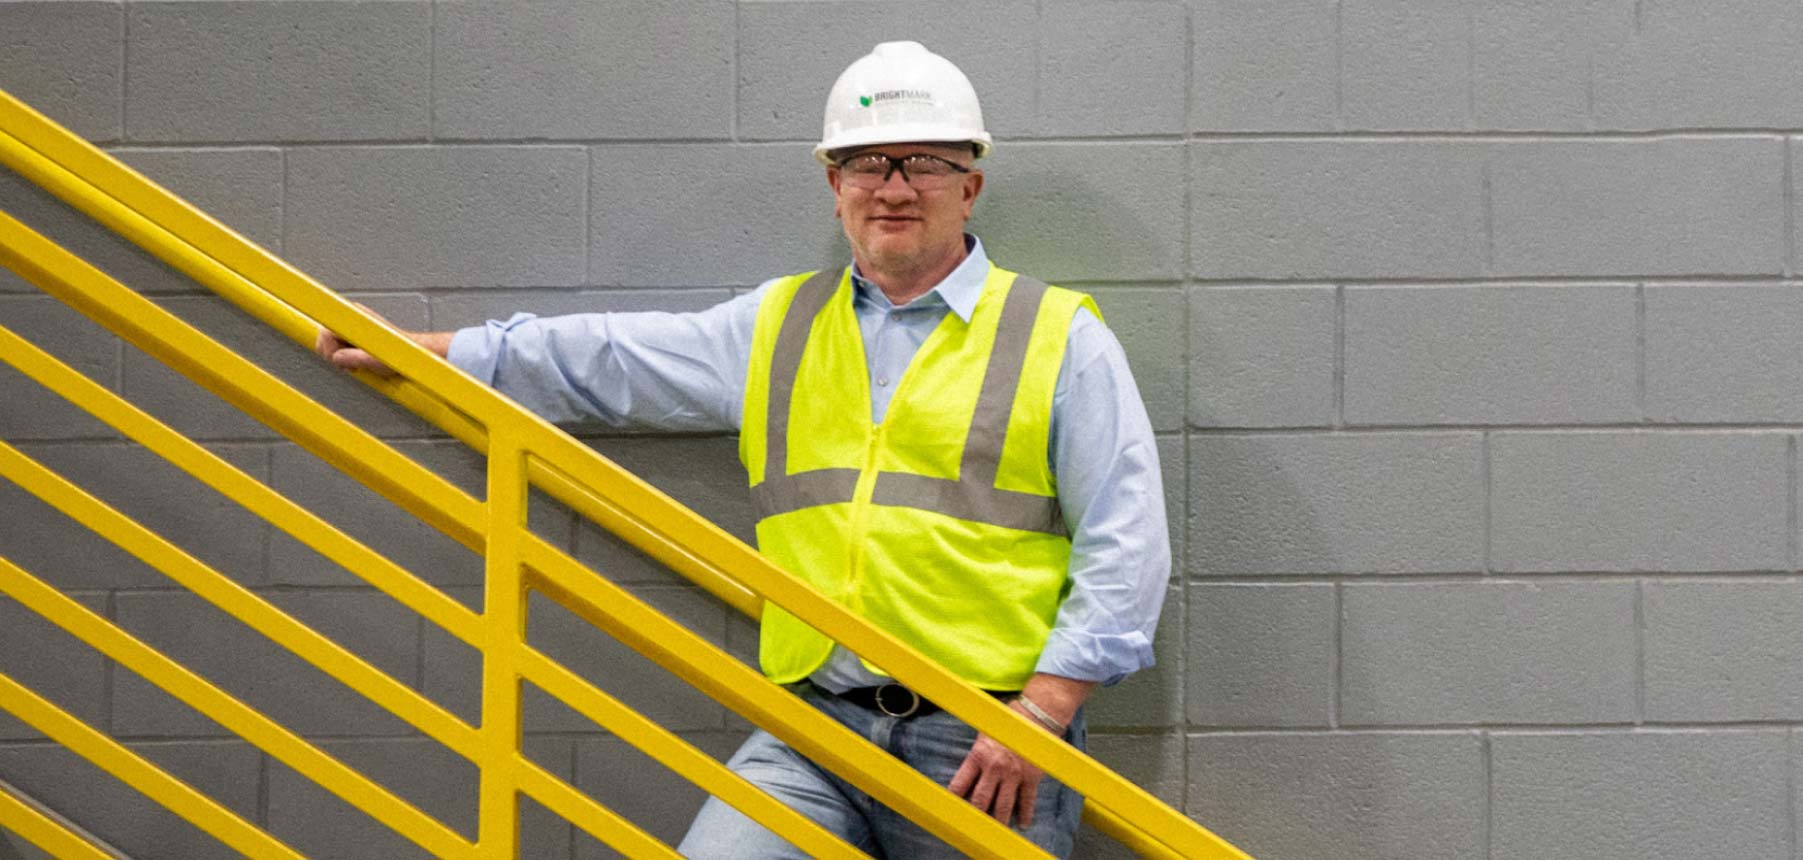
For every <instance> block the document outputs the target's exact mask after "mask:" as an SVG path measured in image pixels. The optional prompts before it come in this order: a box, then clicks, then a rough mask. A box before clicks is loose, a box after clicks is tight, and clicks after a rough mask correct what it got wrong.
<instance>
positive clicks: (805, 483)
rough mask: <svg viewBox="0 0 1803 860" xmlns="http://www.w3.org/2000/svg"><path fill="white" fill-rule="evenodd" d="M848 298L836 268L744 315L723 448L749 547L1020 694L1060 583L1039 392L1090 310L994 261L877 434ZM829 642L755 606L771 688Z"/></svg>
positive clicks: (962, 671) (932, 343) (1043, 401)
mask: <svg viewBox="0 0 1803 860" xmlns="http://www.w3.org/2000/svg"><path fill="white" fill-rule="evenodd" d="M852 290H853V287H852V284H851V272H850V269H849V268H846V269H840V270H837V271H832V270H828V271H823V272H818V273H811V274H802V275H795V276H793V277H789V278H785V279H783V280H781V281H778V282H777V283H776V284H775V285H773V286H772V287H771V289H770V290H769V291H768V292H767V293H766V294H765V295H764V298H763V300H762V304H760V305H759V308H758V316H757V322H756V325H755V327H754V331H753V335H752V346H751V357H750V365H749V369H748V372H747V374H746V382H745V410H744V420H743V427H742V430H741V433H740V436H739V458H740V460H741V461H742V462H744V464H745V469H746V472H747V473H749V475H750V478H751V488H752V497H753V501H754V503H755V505H756V507H757V511H758V516H759V520H758V526H757V537H758V548H759V549H760V550H761V551H762V552H763V553H764V554H765V555H767V556H769V557H770V558H771V559H773V560H774V561H776V562H777V563H778V564H779V565H781V566H782V567H784V568H785V569H787V570H788V571H789V572H791V573H793V574H795V575H797V576H799V577H801V578H802V579H804V580H806V581H807V582H808V583H809V584H811V585H813V586H814V587H815V588H817V589H819V590H820V591H821V592H823V593H824V594H826V595H827V596H828V597H831V598H832V599H834V600H837V601H839V602H840V603H841V604H843V605H845V606H846V607H848V608H850V609H851V610H853V611H855V612H857V613H859V614H860V615H862V616H864V617H865V618H867V619H869V620H870V621H872V622H873V623H875V624H877V625H878V626H879V627H882V628H883V629H885V630H887V631H889V632H890V633H891V634H894V635H895V636H897V637H899V638H900V639H901V640H902V641H904V642H907V643H908V644H909V645H912V646H914V647H915V648H917V649H919V650H920V651H922V652H924V653H925V654H926V655H927V656H929V657H932V658H933V659H934V660H937V661H938V662H940V663H942V664H944V665H945V666H946V667H947V668H948V669H950V670H951V671H952V672H953V673H955V674H957V675H959V676H960V677H962V678H964V679H965V680H967V681H969V682H971V683H973V684H975V685H977V686H979V687H982V688H985V689H990V690H1018V689H1020V688H1021V687H1022V686H1023V685H1024V684H1026V682H1027V679H1028V678H1029V677H1031V676H1032V674H1033V669H1034V666H1035V664H1036V663H1037V662H1038V659H1039V652H1040V650H1041V649H1043V648H1044V647H1045V641H1046V637H1047V635H1048V634H1049V633H1050V631H1051V629H1052V622H1053V620H1054V618H1055V616H1056V615H1057V612H1058V605H1059V603H1060V602H1061V601H1062V600H1063V599H1064V596H1065V594H1066V593H1067V592H1068V590H1069V585H1068V580H1069V571H1068V567H1069V561H1070V546H1071V545H1070V536H1069V534H1068V533H1067V531H1066V529H1065V524H1064V518H1063V514H1062V513H1061V512H1060V510H1059V508H1058V498H1057V486H1056V482H1055V480H1054V478H1053V475H1052V471H1051V468H1050V466H1049V465H1048V464H1047V448H1048V444H1049V440H1050V434H1051V419H1052V394H1053V392H1054V390H1055V389H1056V388H1057V384H1058V372H1059V367H1060V366H1061V365H1062V364H1063V361H1064V351H1065V343H1066V340H1067V336H1068V334H1069V332H1070V326H1071V321H1072V319H1073V318H1074V316H1075V314H1076V312H1077V309H1078V308H1079V307H1087V308H1089V309H1090V311H1091V312H1092V313H1095V314H1096V315H1097V317H1098V318H1099V317H1100V316H1101V314H1100V312H1099V311H1097V310H1096V307H1095V303H1094V302H1093V301H1092V300H1091V299H1090V298H1089V297H1088V296H1086V295H1083V294H1082V293H1077V292H1073V291H1070V290H1065V289H1060V288H1057V287H1048V286H1046V285H1045V284H1043V283H1040V282H1038V281H1035V280H1032V279H1030V278H1025V277H1019V276H1017V275H1015V273H1013V272H1009V271H1005V270H1003V269H1000V268H997V267H995V266H993V265H992V266H991V267H990V270H989V275H988V277H987V279H986V280H985V282H984V284H983V292H982V296H981V297H980V298H979V299H978V300H977V305H976V309H975V310H974V311H973V312H972V314H971V319H970V322H968V323H966V322H965V321H964V320H962V319H961V318H959V316H958V315H957V314H954V313H948V314H946V316H945V319H944V320H943V321H942V322H941V323H940V324H939V327H938V328H936V329H934V330H933V332H932V334H931V335H929V336H928V337H927V339H926V342H924V343H922V344H921V346H920V350H919V351H918V352H917V353H916V354H915V355H914V359H913V361H912V362H910V363H909V365H908V369H907V372H906V373H905V374H903V376H902V377H901V379H899V380H896V381H895V385H896V389H895V395H894V398H893V399H892V400H891V401H890V403H889V409H888V412H887V414H886V415H885V417H884V420H883V421H882V423H880V424H876V423H872V421H871V410H870V402H871V401H870V373H869V366H868V364H867V363H866V361H865V358H864V341H863V338H862V336H861V335H860V334H859V330H858V321H857V318H856V316H855V314H854V313H853V310H852ZM832 645H833V643H832V641H831V640H829V639H827V638H826V637H825V636H823V635H821V634H820V633H818V632H816V631H815V630H814V629H813V628H811V627H809V626H807V625H806V624H803V623H802V622H801V621H799V620H798V619H796V618H795V617H794V616H793V615H790V614H789V613H788V612H785V611H783V610H782V609H781V608H780V607H777V606H775V605H766V606H765V608H764V617H763V629H762V634H761V648H760V652H759V656H760V660H761V661H762V663H763V669H764V673H765V674H766V675H768V676H770V678H771V679H772V680H774V681H776V682H778V683H784V684H786V683H791V682H794V681H798V680H800V679H802V678H805V677H807V676H808V675H809V674H810V673H812V672H813V671H814V670H816V669H818V668H820V666H821V665H822V664H823V663H825V662H826V659H827V657H828V655H829V654H830V653H831V652H832ZM870 668H871V669H872V670H874V671H878V672H880V671H881V670H880V669H877V667H874V666H871V667H870Z"/></svg>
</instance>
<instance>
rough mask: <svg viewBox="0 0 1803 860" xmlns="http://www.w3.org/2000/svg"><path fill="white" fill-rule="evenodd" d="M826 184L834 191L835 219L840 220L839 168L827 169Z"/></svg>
mask: <svg viewBox="0 0 1803 860" xmlns="http://www.w3.org/2000/svg"><path fill="white" fill-rule="evenodd" d="M826 184H827V185H830V186H832V189H833V217H834V218H838V217H840V216H839V168H837V167H828V168H827V169H826Z"/></svg>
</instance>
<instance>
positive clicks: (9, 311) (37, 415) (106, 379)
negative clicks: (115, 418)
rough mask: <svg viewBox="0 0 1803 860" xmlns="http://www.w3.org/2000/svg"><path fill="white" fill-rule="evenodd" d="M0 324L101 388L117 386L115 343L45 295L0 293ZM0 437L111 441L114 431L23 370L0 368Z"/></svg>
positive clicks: (24, 439)
mask: <svg viewBox="0 0 1803 860" xmlns="http://www.w3.org/2000/svg"><path fill="white" fill-rule="evenodd" d="M0 326H4V327H5V328H7V329H8V330H10V331H11V332H12V333H13V334H15V335H18V336H19V337H22V338H24V339H25V340H27V341H30V342H31V343H32V344H33V345H34V346H36V347H38V348H39V349H41V350H44V351H45V352H48V353H50V354H51V355H52V356H55V357H56V358H57V359H58V360H59V361H61V362H63V363H64V364H67V365H69V366H70V367H72V368H74V369H75V370H76V371H78V372H80V373H81V374H82V375H83V376H86V377H87V378H89V379H91V380H93V381H94V382H96V383H99V384H100V385H101V386H103V387H105V388H107V389H114V388H116V387H117V386H118V384H119V350H120V347H119V340H118V338H115V337H114V336H113V335H111V334H110V333H108V332H107V330H106V329H103V328H101V327H100V326H98V325H95V324H94V323H93V322H91V321H89V320H88V319H87V318H86V317H84V316H82V315H81V314H79V313H77V312H75V311H74V310H71V309H70V308H69V307H68V306H67V305H64V304H63V303H61V302H58V301H57V300H55V299H53V298H50V297H49V296H28V295H27V296H6V295H0ZM0 403H5V404H6V409H4V410H0V439H5V440H7V441H8V442H22V441H26V440H32V439H79V438H89V439H113V438H118V436H119V433H118V431H116V430H114V429H113V428H111V427H109V426H107V425H106V424H104V423H102V422H101V421H100V419H98V418H95V417H93V416H92V415H89V414H88V413H87V411H86V410H84V409H82V408H81V407H80V406H77V405H75V404H74V403H71V402H70V401H68V400H64V399H63V397H62V395H60V394H56V393H53V392H52V391H51V390H50V389H48V388H45V387H44V386H43V385H42V384H40V383H38V381H37V380H35V379H33V378H31V377H29V376H26V375H25V373H24V371H21V370H18V369H16V368H14V367H13V366H12V365H11V364H0Z"/></svg>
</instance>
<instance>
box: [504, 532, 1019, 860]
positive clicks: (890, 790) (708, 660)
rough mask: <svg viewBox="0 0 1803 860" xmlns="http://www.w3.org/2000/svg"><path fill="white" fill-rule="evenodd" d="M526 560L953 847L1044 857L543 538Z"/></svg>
mask: <svg viewBox="0 0 1803 860" xmlns="http://www.w3.org/2000/svg"><path fill="white" fill-rule="evenodd" d="M526 559H527V564H528V566H529V567H530V569H531V571H532V573H533V580H532V586H533V588H535V589H536V590H538V591H539V592H540V593H542V594H544V595H545V596H547V597H549V598H551V599H552V600H554V601H556V602H557V603H558V604H560V605H562V606H563V607H564V608H565V609H568V610H569V611H570V612H572V613H574V614H575V615H577V616H578V617H580V618H583V619H585V620H587V621H588V622H589V623H591V624H594V625H595V626H597V627H599V628H601V629H602V630H605V631H606V632H607V633H608V634H610V635H612V636H613V637H614V638H616V639H618V640H620V641H621V642H624V643H625V644H626V645H627V646H628V647H631V648H632V649H633V650H635V651H637V652H639V653H640V654H643V655H645V657H647V658H649V659H651V660H653V661H655V662H656V663H657V664H658V665H660V666H663V667H664V668H665V669H668V670H670V671H671V672H673V673H675V674H676V675H677V676H678V677H681V678H683V679H684V680H686V681H688V682H689V683H690V684H693V685H694V686H695V687H696V689H699V690H701V691H702V692H703V693H706V694H707V695H708V696H710V697H712V698H713V699H715V700H716V701H719V702H721V703H722V704H725V705H726V706H727V707H730V708H732V709H733V710H734V711H737V712H738V713H739V714H741V715H743V716H744V717H745V718H746V719H748V720H750V721H751V722H752V723H754V724H756V725H757V726H758V727H759V728H762V729H764V730H765V731H768V732H770V733H771V734H773V735H776V736H777V737H779V738H781V739H782V740H783V741H784V742H785V743H788V744H789V745H790V746H792V747H794V748H795V749H796V750H797V751H799V752H800V753H801V754H802V755H805V756H807V757H808V758H809V759H812V760H813V761H814V762H815V763H817V764H819V765H820V766H821V767H824V768H826V769H828V770H830V771H833V772H834V773H837V774H839V775H840V776H842V777H845V779H847V780H848V781H850V782H851V783H852V784H854V785H856V786H857V787H858V788H860V789H863V790H864V792H865V793H867V794H869V795H870V796H871V797H873V798H875V799H876V800H877V801H878V802H880V803H883V804H884V805H886V806H889V807H890V808H891V809H894V810H896V811H897V812H899V813H901V814H902V815H903V816H905V817H907V818H908V819H910V820H912V821H914V822H916V823H918V824H920V825H921V826H922V827H924V828H926V829H927V830H928V831H929V832H931V833H933V834H934V835H936V836H938V837H939V838H941V839H944V840H945V841H946V842H948V843H950V844H951V845H952V846H954V847H956V848H958V849H960V850H963V851H967V852H969V853H970V855H971V856H973V857H983V858H996V860H1010V858H1014V860H1018V858H1046V857H1049V856H1050V855H1048V854H1046V853H1045V852H1044V851H1043V850H1041V849H1039V848H1037V847H1036V846H1034V845H1033V844H1032V843H1030V842H1028V841H1026V840H1025V839H1023V838H1022V837H1021V836H1020V834H1019V833H1017V832H1015V831H1012V830H1010V829H1008V828H1006V827H1004V826H1002V825H1001V824H999V823H997V822H996V821H995V819H993V818H990V817H989V816H987V815H984V814H983V813H981V812H978V811H977V809H976V807H974V806H971V805H970V804H969V803H967V802H965V801H964V800H962V799H960V798H958V797H956V796H954V795H953V794H951V793H950V792H948V791H946V790H945V788H944V787H943V786H940V785H938V784H937V783H934V782H933V781H932V780H930V779H927V778H926V777H925V776H923V775H922V774H921V773H920V772H919V771H916V770H914V769H913V768H911V767H908V766H907V765H905V764H903V763H902V762H901V761H899V760H898V759H896V758H894V757H893V756H890V755H889V754H887V753H885V752H883V751H882V750H881V749H879V748H878V747H876V746H875V745H873V744H871V743H870V742H869V741H868V740H866V739H864V738H863V737H861V736H859V735H856V734H853V733H851V732H849V731H847V730H846V729H845V727H844V726H842V725H840V724H839V723H838V722H837V721H835V720H833V719H832V718H831V717H828V716H826V715H825V714H824V713H822V712H820V711H819V710H816V709H815V708H814V707H813V706H812V705H809V704H807V703H806V702H803V701H802V700H801V699H800V698H798V697H796V696H795V695H794V694H792V693H790V692H789V691H787V690H785V689H783V688H781V687H778V686H776V685H774V684H771V683H770V682H769V681H768V680H767V679H765V678H764V676H763V675H761V674H759V673H758V672H756V671H754V670H752V669H751V668H750V667H747V666H746V665H744V664H743V663H740V662H739V661H737V660H735V659H732V657H731V655H728V654H726V653H725V652H724V651H721V650H720V649H719V648H718V647H716V646H715V645H713V644H712V643H709V642H708V641H707V640H705V639H702V638H701V637H699V636H697V635H695V634H694V633H691V632H690V631H689V630H688V628H685V627H683V626H682V625H680V624H677V623H676V622H674V621H671V620H669V619H668V618H665V617H664V616H663V615H661V614H659V613H658V612H657V611H656V610H654V609H652V608H651V607H650V606H648V605H646V604H645V603H644V601H642V600H640V599H638V598H637V597H636V596H634V595H633V594H632V593H630V592H628V591H626V590H625V589H623V588H621V587H619V586H617V585H614V584H613V583H611V582H608V581H607V580H605V579H601V578H599V577H594V576H589V575H587V573H586V571H585V570H584V569H583V568H582V567H581V566H580V565H577V564H576V563H575V562H573V561H571V560H569V559H568V558H567V557H564V556H563V555H562V554H561V553H558V552H556V551H555V550H554V549H553V548H552V547H550V546H549V545H548V544H545V543H544V542H543V541H542V540H539V539H537V538H536V537H531V538H529V539H528V541H527V544H526ZM1041 731H1043V730H1041Z"/></svg>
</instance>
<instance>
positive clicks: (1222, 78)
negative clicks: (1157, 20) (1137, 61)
mask: <svg viewBox="0 0 1803 860" xmlns="http://www.w3.org/2000/svg"><path fill="white" fill-rule="evenodd" d="M1337 6H1338V4H1336V3H1333V2H1328V0H1277V2H1271V3H1236V2H1232V0H1196V2H1195V3H1194V4H1193V5H1192V7H1191V10H1190V24H1191V43H1192V44H1193V45H1194V47H1193V48H1192V50H1191V59H1192V61H1193V69H1194V70H1193V71H1192V72H1191V73H1190V81H1191V83H1190V88H1191V90H1192V91H1193V93H1194V97H1193V98H1192V100H1191V103H1190V123H1189V125H1190V129H1191V130H1192V131H1332V130H1333V129H1334V127H1335V123H1336V121H1337V120H1338V118H1339V82H1338V80H1337V77H1338V72H1339V70H1338V67H1337V65H1336V58H1337V57H1338V55H1339V33H1338V30H1337V27H1336V25H1337V21H1338V19H1337Z"/></svg>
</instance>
